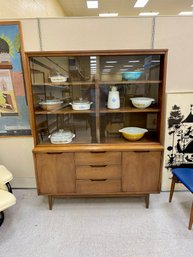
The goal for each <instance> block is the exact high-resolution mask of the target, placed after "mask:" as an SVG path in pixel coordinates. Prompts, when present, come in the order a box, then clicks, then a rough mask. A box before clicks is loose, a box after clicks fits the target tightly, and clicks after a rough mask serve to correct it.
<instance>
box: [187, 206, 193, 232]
mask: <svg viewBox="0 0 193 257" xmlns="http://www.w3.org/2000/svg"><path fill="white" fill-rule="evenodd" d="M192 223H193V202H192V209H191V212H190V221H189V226H188V229H192Z"/></svg>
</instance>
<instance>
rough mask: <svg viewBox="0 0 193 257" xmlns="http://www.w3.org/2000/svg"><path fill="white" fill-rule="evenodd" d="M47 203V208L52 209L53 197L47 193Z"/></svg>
mask: <svg viewBox="0 0 193 257" xmlns="http://www.w3.org/2000/svg"><path fill="white" fill-rule="evenodd" d="M48 204H49V210H52V205H53V198H52V196H51V195H48Z"/></svg>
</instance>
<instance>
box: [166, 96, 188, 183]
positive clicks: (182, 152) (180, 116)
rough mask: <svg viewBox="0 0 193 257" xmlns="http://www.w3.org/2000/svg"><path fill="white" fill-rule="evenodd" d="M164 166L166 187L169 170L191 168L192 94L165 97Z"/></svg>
mask: <svg viewBox="0 0 193 257" xmlns="http://www.w3.org/2000/svg"><path fill="white" fill-rule="evenodd" d="M164 166H165V172H164V174H163V179H164V180H165V181H164V183H163V184H168V187H169V186H170V183H171V180H170V179H171V176H172V175H171V168H173V167H193V93H182V92H181V93H171V94H168V95H167V111H166V130H165V154H164ZM168 179H169V180H168Z"/></svg>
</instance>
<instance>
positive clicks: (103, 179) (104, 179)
mask: <svg viewBox="0 0 193 257" xmlns="http://www.w3.org/2000/svg"><path fill="white" fill-rule="evenodd" d="M106 180H107V179H106V178H102V179H90V181H93V182H94V181H106Z"/></svg>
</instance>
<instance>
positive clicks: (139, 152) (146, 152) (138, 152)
mask: <svg viewBox="0 0 193 257" xmlns="http://www.w3.org/2000/svg"><path fill="white" fill-rule="evenodd" d="M149 152H150V151H148V150H147V151H134V153H149Z"/></svg>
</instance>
